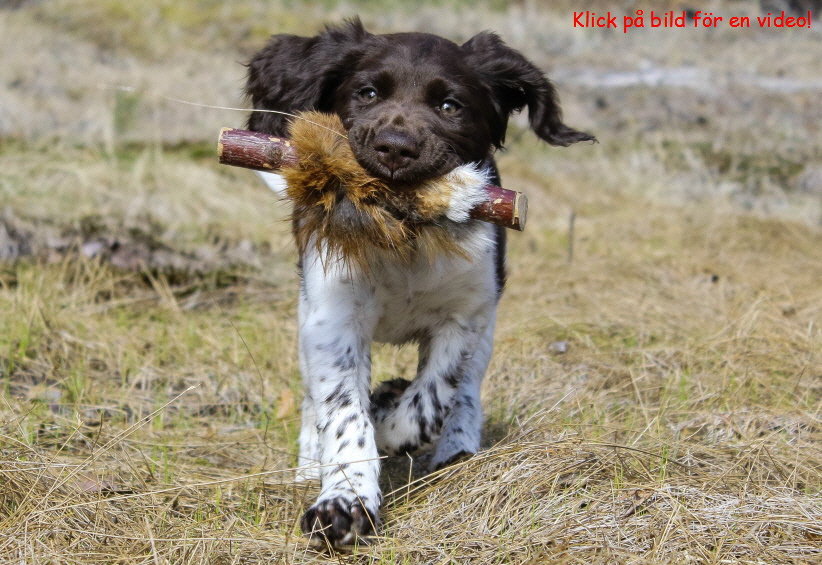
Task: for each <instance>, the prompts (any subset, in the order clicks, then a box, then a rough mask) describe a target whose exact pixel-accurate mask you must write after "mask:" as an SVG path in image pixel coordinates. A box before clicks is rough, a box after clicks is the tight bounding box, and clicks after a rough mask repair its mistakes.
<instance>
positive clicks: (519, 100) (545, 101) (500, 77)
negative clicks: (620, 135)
mask: <svg viewBox="0 0 822 565" xmlns="http://www.w3.org/2000/svg"><path fill="white" fill-rule="evenodd" d="M462 49H463V50H464V51H465V52H466V61H467V63H468V64H469V66H471V68H473V69H474V70H475V71H476V72H477V73H479V75H480V76H481V77H482V78H483V80H484V81H485V82H486V83H487V84H488V85H489V87H490V88H491V90H492V92H493V96H494V99H495V100H494V103H495V109H496V111H497V114H498V116H497V118H498V119H497V120H496V121H497V123H496V124H493V125H492V128H491V129H492V135H493V136H494V140H493V141H494V145H496V146H497V147H499V146H501V145H502V142H503V141H505V128H506V126H507V125H508V117H509V116H510V115H511V114H512V113H513V112H516V111H519V110H521V109H522V108H524V107H525V106H528V121H529V122H530V124H531V128H532V129H533V130H534V132H535V133H536V134H537V135H538V136H539V137H540V138H542V139H543V140H545V141H547V142H548V143H550V144H551V145H561V146H563V147H567V146H568V145H571V144H572V143H577V142H579V141H596V138H595V137H594V136H593V135H591V134H589V133H585V132H582V131H577V130H575V129H573V128H570V127H568V126H566V125H565V124H564V123H563V122H562V110H561V109H560V107H559V100H558V97H557V92H556V90H555V89H554V86H553V85H552V84H551V83H550V82H549V81H548V79H547V78H545V75H544V74H542V71H540V70H539V68H537V67H536V66H535V65H534V64H533V63H531V62H530V61H529V60H528V59H526V58H525V57H524V56H523V55H522V54H521V53H520V52H519V51H516V50H514V49H511V48H510V47H508V46H507V45H506V44H505V42H504V41H503V40H502V39H500V37H499V36H498V35H496V34H495V33H491V32H482V33H480V34H478V35H475V36H474V37H472V38H471V39H469V40H468V41H467V42H466V43H464V44H463V45H462ZM494 126H496V127H494Z"/></svg>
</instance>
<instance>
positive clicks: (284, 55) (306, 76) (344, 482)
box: [246, 20, 594, 545]
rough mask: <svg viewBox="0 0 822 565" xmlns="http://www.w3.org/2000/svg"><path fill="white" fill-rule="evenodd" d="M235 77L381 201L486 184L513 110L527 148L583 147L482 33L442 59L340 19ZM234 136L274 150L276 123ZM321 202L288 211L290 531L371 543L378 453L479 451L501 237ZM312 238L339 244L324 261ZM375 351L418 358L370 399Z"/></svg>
mask: <svg viewBox="0 0 822 565" xmlns="http://www.w3.org/2000/svg"><path fill="white" fill-rule="evenodd" d="M248 67H249V74H248V82H247V87H246V88H247V93H248V95H249V96H250V98H251V100H252V102H253V105H254V108H255V109H261V110H277V111H282V112H298V111H307V110H316V111H319V112H324V113H327V114H336V115H337V116H339V118H340V119H341V121H342V124H343V126H344V129H345V131H346V132H347V137H348V144H349V145H350V150H351V152H352V154H353V157H354V159H355V160H356V161H357V162H358V164H359V165H360V166H361V167H362V168H364V169H365V171H367V172H368V173H369V174H370V175H373V176H374V177H376V178H379V179H381V180H383V181H385V182H386V183H388V184H389V185H390V187H391V190H392V191H393V192H394V193H396V194H403V193H404V191H405V193H406V194H407V193H409V192H413V191H414V190H416V187H417V186H419V183H421V182H425V181H428V180H430V179H434V178H438V177H441V176H443V175H445V174H448V173H450V172H452V171H453V170H455V169H457V168H460V167H467V168H468V170H467V174H476V175H478V177H479V178H481V179H482V180H483V181H485V180H487V181H489V182H491V183H492V184H497V185H499V184H500V182H499V176H498V173H497V170H496V167H495V165H494V161H493V156H492V155H493V152H494V150H495V149H496V148H499V147H501V146H502V144H503V141H504V139H505V131H506V127H507V124H508V118H509V116H510V115H511V114H512V113H514V112H517V111H519V110H521V109H523V108H525V107H527V108H528V116H529V121H530V125H531V127H532V128H533V130H534V132H535V133H536V134H537V135H538V136H539V137H540V138H541V139H543V140H545V141H547V142H548V143H550V144H552V145H560V146H567V145H570V144H572V143H576V142H578V141H586V140H593V139H594V138H593V136H591V135H590V134H587V133H583V132H580V131H576V130H574V129H572V128H570V127H568V126H566V125H565V124H564V123H563V122H562V117H561V112H560V107H559V103H558V101H557V96H556V92H555V90H554V87H553V86H552V85H551V83H550V82H549V81H548V80H547V79H546V78H545V76H544V75H543V73H542V72H541V71H540V70H539V69H538V68H537V67H535V66H534V65H533V64H532V63H530V62H529V61H528V60H527V59H526V58H525V57H524V56H523V55H521V54H520V53H519V52H517V51H515V50H514V49H511V48H510V47H508V46H506V45H505V43H504V42H503V41H502V40H501V39H500V38H499V37H498V36H497V35H495V34H493V33H489V32H483V33H480V34H478V35H476V36H475V37H473V38H472V39H470V40H469V41H467V42H466V43H464V44H463V45H457V44H455V43H452V42H451V41H448V40H446V39H443V38H441V37H437V36H435V35H430V34H425V33H397V34H389V35H375V34H371V33H368V32H367V31H366V30H365V29H364V28H363V26H362V24H361V23H360V21H359V20H353V21H349V22H347V23H345V24H343V25H341V26H339V27H328V28H326V29H325V30H324V31H323V32H321V33H320V34H318V35H316V36H314V37H298V36H294V35H275V36H273V37H272V38H271V40H270V41H269V43H268V45H266V47H265V48H264V49H262V50H261V51H260V52H259V53H257V54H256V55H255V56H254V57H253V59H252V60H251V62H250V63H249V65H248ZM249 129H252V130H255V131H259V132H264V133H269V134H272V135H276V136H287V135H289V118H288V117H286V116H284V115H282V114H277V113H264V112H253V113H252V114H251V117H250V120H249ZM267 180H269V181H271V182H270V184H271V185H272V187H277V186H278V185H277V182H276V181H275V180H274V179H272V178H269V179H267ZM333 194H334V195H335V196H334V197H333V198H331V199H330V201H331V202H332V203H333V204H334V208H333V210H332V211H331V212H329V214H328V215H327V217H323V218H320V220H317V218H316V217H313V216H311V214H310V213H309V212H306V211H305V210H304V209H303V208H301V207H300V206H298V205H296V204H295V213H294V229H295V236H296V237H297V241H298V243H299V244H300V245H299V249H300V261H299V264H300V275H301V292H300V301H299V326H300V330H299V331H300V335H299V338H300V339H299V343H300V345H299V355H300V368H301V371H302V375H303V382H304V387H305V398H304V400H303V405H302V408H303V423H302V430H301V433H300V456H299V464H300V470H299V473H298V476H299V478H302V479H320V480H321V481H322V489H321V493H320V495H319V498H318V499H317V501H316V502H315V503H314V504H313V505H312V506H311V507H310V508H309V509H308V511H307V512H306V513H305V515H304V516H303V518H302V522H301V527H302V529H303V532H304V533H305V534H306V535H308V536H310V537H312V538H313V539H315V540H320V541H325V542H329V543H330V544H332V545H343V544H347V543H351V542H353V541H354V540H355V538H356V537H357V536H364V535H367V534H370V533H372V532H374V531H375V530H376V528H377V525H378V521H379V517H378V512H379V507H380V504H381V502H382V494H381V492H380V487H379V483H378V479H379V470H380V464H379V459H378V457H379V456H378V450H380V451H382V452H384V453H388V454H404V453H410V452H413V451H415V450H417V449H418V448H420V447H422V446H425V445H428V444H432V443H434V444H435V448H434V451H433V456H432V460H431V467H432V468H433V469H438V468H441V467H443V466H445V465H448V464H449V463H450V462H453V461H454V460H456V459H458V458H460V457H463V456H465V455H469V454H473V453H475V452H476V451H477V450H478V449H479V445H480V430H481V427H482V407H481V404H480V384H481V381H482V378H483V376H484V374H485V371H486V369H487V367H488V363H489V360H490V358H491V351H492V348H493V333H494V320H495V313H496V307H497V301H498V300H499V297H500V294H501V293H502V289H503V285H504V283H505V233H504V231H503V230H502V229H501V228H498V227H495V226H492V225H490V224H486V223H483V222H480V221H477V220H472V219H470V218H469V216H468V213H467V210H469V209H470V206H471V205H472V203H473V202H472V194H471V193H470V190H469V191H467V192H466V193H465V194H455V195H454V197H452V198H451V200H450V202H449V204H448V206H447V210H446V211H445V212H444V213H443V214H442V215H441V216H439V217H436V218H431V217H425V216H424V215H418V214H414V213H413V210H410V211H409V210H403V209H396V208H395V207H394V208H392V207H391V206H389V205H388V204H389V203H387V202H386V203H384V204H385V205H384V206H383V203H382V201H380V200H379V199H375V198H371V200H370V201H369V202H370V203H369V206H372V208H370V210H372V211H373V213H369V212H367V209H365V208H362V207H359V205H355V204H354V203H353V202H354V201H353V199H352V197H351V195H350V194H348V193H347V192H346V190H345V187H342V188H338V189H336V191H335V192H334V193H333ZM326 200H328V198H326ZM365 200H367V199H364V200H363V201H365ZM381 206H382V208H381ZM364 210H366V211H364ZM381 210H387V212H385V213H383V212H381ZM377 212H380V213H379V214H378V213H377ZM381 215H382V216H385V217H386V218H389V219H392V221H395V222H397V223H399V224H400V225H401V228H402V230H403V232H402V233H404V234H410V235H409V236H408V238H407V239H406V240H405V246H404V250H405V251H404V252H403V253H397V252H396V247H395V246H393V243H392V241H391V240H390V238H387V240H386V241H380V240H379V237H380V236H373V237H372V236H369V234H370V233H372V232H371V231H369V230H370V229H371V228H370V227H369V226H371V227H373V225H374V222H375V221H377V220H376V219H377V217H378V216H381ZM312 218H313V219H312ZM321 224H322V225H329V226H331V228H333V229H336V230H337V233H342V234H346V233H349V232H347V231H346V230H351V231H350V233H352V234H355V235H353V236H351V238H348V239H344V241H345V245H342V244H341V245H331V244H330V243H328V241H330V240H328V241H327V240H325V239H323V237H322V234H321V233H320V232H321V231H322V230H318V228H317V226H318V225H321ZM331 228H330V229H331ZM431 234H436V235H435V236H431ZM443 234H444V235H445V237H443ZM432 241H433V242H435V243H434V244H430V242H432ZM352 242H353V243H352ZM426 242H428V243H426ZM436 242H440V244H437V243H436ZM374 341H377V342H383V343H391V344H405V343H416V344H418V346H419V367H418V370H417V375H416V377H415V379H414V380H413V381H407V380H403V379H395V380H393V381H389V382H387V383H383V384H382V385H380V386H379V387H377V389H376V390H375V391H373V392H372V391H371V390H370V388H371V353H370V348H371V343H372V342H374Z"/></svg>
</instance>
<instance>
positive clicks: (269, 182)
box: [257, 171, 288, 198]
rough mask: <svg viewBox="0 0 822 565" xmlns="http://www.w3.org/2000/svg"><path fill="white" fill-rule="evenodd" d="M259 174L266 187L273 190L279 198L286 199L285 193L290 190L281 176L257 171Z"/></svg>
mask: <svg viewBox="0 0 822 565" xmlns="http://www.w3.org/2000/svg"><path fill="white" fill-rule="evenodd" d="M257 174H258V175H259V176H260V179H262V181H263V182H264V183H265V185H266V186H267V187H268V188H270V189H271V190H273V191H274V192H275V193H276V194H277V196H280V197H283V198H285V191H286V189H287V188H288V185H287V184H286V182H285V179H284V178H283V176H282V175H281V174H278V173H269V172H267V171H257Z"/></svg>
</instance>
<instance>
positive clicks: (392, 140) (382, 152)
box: [372, 130, 420, 173]
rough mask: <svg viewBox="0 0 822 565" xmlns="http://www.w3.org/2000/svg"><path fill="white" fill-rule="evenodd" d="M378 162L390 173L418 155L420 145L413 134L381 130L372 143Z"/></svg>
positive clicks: (407, 163)
mask: <svg viewBox="0 0 822 565" xmlns="http://www.w3.org/2000/svg"><path fill="white" fill-rule="evenodd" d="M372 147H373V148H374V151H376V152H377V158H378V159H379V160H380V163H382V164H383V165H385V166H386V167H387V168H388V170H390V171H391V172H392V173H393V172H394V171H397V170H399V169H402V168H403V167H407V166H408V165H409V164H410V163H411V162H412V161H415V160H416V159H417V158H418V157H419V156H420V146H419V143H417V140H416V139H414V137H413V136H411V135H409V134H407V133H403V132H400V131H396V130H383V131H381V132H380V133H378V134H377V136H376V137H375V138H374V143H373V145H372Z"/></svg>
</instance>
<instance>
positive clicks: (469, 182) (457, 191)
mask: <svg viewBox="0 0 822 565" xmlns="http://www.w3.org/2000/svg"><path fill="white" fill-rule="evenodd" d="M488 176H489V171H488V169H487V168H480V166H478V165H476V164H474V163H468V164H467V165H462V166H460V167H457V168H456V169H454V170H453V171H451V172H450V173H448V174H447V175H445V179H446V180H447V181H448V184H449V185H450V187H451V199H450V201H449V203H448V212H446V214H445V215H446V216H447V217H448V219H449V220H451V221H452V222H458V223H460V222H467V221H468V219H469V218H470V214H471V210H472V209H473V208H474V207H475V206H477V205H479V204H482V203H483V202H484V201H485V199H486V198H487V195H486V192H485V190H484V187H485V186H486V185H487V184H488Z"/></svg>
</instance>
